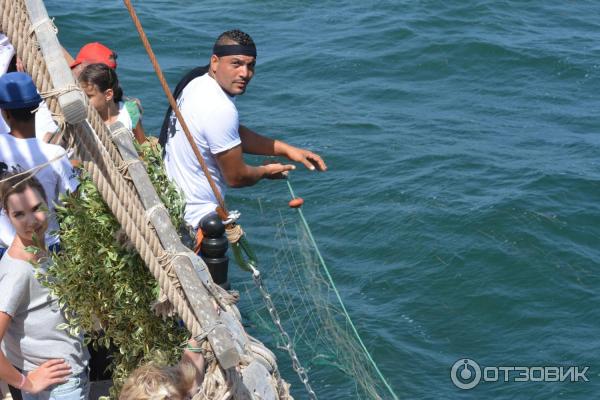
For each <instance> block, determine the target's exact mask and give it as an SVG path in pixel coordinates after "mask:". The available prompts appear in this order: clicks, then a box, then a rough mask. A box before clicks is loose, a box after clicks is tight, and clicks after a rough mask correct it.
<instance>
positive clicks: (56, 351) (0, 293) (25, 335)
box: [0, 253, 89, 374]
mask: <svg viewBox="0 0 600 400" xmlns="http://www.w3.org/2000/svg"><path fill="white" fill-rule="evenodd" d="M39 270H40V272H41V273H43V272H45V265H41V266H40V267H39ZM34 274H35V271H34V267H33V266H32V265H31V264H30V263H28V262H26V261H22V260H17V259H15V258H12V257H11V256H10V255H8V253H5V254H4V256H3V257H2V259H0V311H2V312H5V313H6V314H8V315H10V316H11V318H12V321H11V322H10V325H9V326H8V329H7V331H6V333H5V335H4V338H3V340H2V351H3V352H4V354H5V355H6V357H7V358H8V360H9V361H10V362H11V363H12V364H13V365H14V366H15V367H17V368H20V369H22V370H24V371H32V370H34V369H36V368H37V367H38V366H39V365H41V364H43V363H44V362H46V361H48V360H51V359H55V358H59V359H60V358H62V359H64V360H65V361H66V362H67V363H69V365H70V366H71V368H72V370H73V374H78V373H80V372H82V371H83V370H84V369H85V367H86V366H87V363H88V359H89V354H88V351H87V348H86V347H85V346H84V345H83V337H82V336H78V337H75V336H71V335H70V334H69V332H68V331H66V330H63V329H57V326H58V325H59V324H62V323H66V320H65V317H64V315H63V313H62V311H61V310H60V307H59V305H58V300H57V299H56V297H54V296H52V295H51V293H50V290H49V289H48V288H45V287H43V286H42V285H41V284H40V283H39V281H38V280H37V279H36V278H35V275H34Z"/></svg>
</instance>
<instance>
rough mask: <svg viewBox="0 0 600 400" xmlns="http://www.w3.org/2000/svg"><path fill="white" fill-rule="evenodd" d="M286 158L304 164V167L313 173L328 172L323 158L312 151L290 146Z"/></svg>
mask: <svg viewBox="0 0 600 400" xmlns="http://www.w3.org/2000/svg"><path fill="white" fill-rule="evenodd" d="M286 157H287V158H289V159H290V160H292V161H296V162H299V163H302V164H304V166H305V167H306V168H308V169H310V170H311V171H314V170H315V169H316V170H317V171H327V165H325V161H323V159H322V158H321V156H319V155H318V154H316V153H313V152H312V151H309V150H304V149H300V148H298V147H294V146H290V148H289V149H287V151H286Z"/></svg>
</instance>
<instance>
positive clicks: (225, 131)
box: [159, 30, 327, 229]
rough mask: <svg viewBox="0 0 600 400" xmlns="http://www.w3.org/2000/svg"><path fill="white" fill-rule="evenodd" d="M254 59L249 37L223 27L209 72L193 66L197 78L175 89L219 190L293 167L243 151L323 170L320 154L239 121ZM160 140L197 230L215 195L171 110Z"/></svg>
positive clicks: (187, 215) (186, 79)
mask: <svg viewBox="0 0 600 400" xmlns="http://www.w3.org/2000/svg"><path fill="white" fill-rule="evenodd" d="M255 63H256V47H255V45H254V41H253V40H252V38H250V36H249V35H247V34H246V33H244V32H241V31H239V30H233V31H227V32H224V33H223V34H221V35H220V36H219V38H218V39H217V41H216V43H215V45H214V47H213V54H212V55H211V58H210V66H209V67H208V72H207V73H206V74H203V75H202V71H200V70H201V68H197V69H196V70H193V71H192V72H190V74H195V76H196V77H194V76H191V75H190V74H188V75H187V76H186V77H184V78H183V80H182V81H181V82H180V83H179V84H178V85H177V88H176V90H175V97H176V98H177V103H178V106H179V109H180V110H181V113H182V115H183V118H184V120H185V121H186V124H187V125H188V127H189V129H190V131H191V134H192V136H193V138H194V141H195V142H196V145H197V146H198V148H199V150H200V152H201V154H202V156H203V158H204V160H205V161H206V164H207V167H208V170H209V172H210V175H211V177H212V178H213V180H214V181H215V183H216V185H217V187H218V189H219V191H220V193H221V194H222V195H224V192H225V187H226V186H231V187H244V186H251V185H254V184H255V183H257V182H258V181H259V180H261V179H265V178H266V179H281V178H285V177H286V176H287V173H288V171H290V170H292V169H294V168H295V166H293V165H289V164H288V165H285V164H281V163H271V164H267V165H260V166H251V165H248V164H246V163H245V162H244V158H243V153H249V154H258V155H266V156H283V157H286V158H288V159H289V160H291V161H295V162H301V163H303V164H304V165H305V166H306V167H307V168H308V169H310V170H319V171H324V170H326V169H327V167H326V165H325V163H324V162H323V160H322V159H321V157H320V156H319V155H317V154H315V153H313V152H311V151H308V150H304V149H300V148H297V147H294V146H291V145H289V144H287V143H284V142H282V141H280V140H274V139H270V138H267V137H265V136H262V135H259V134H258V133H256V132H254V131H252V130H251V129H249V128H247V127H245V126H243V125H240V123H239V118H238V112H237V108H236V106H235V96H237V95H241V94H243V93H244V92H245V90H246V86H247V85H248V83H249V82H250V80H251V79H252V76H253V75H254V66H255ZM194 71H197V72H194ZM198 71H199V72H198ZM159 142H160V143H161V145H163V148H164V149H165V157H164V161H165V169H166V172H167V175H168V176H169V177H170V178H171V179H173V180H174V181H175V182H176V183H177V185H178V186H179V187H180V188H181V190H182V191H183V194H184V196H185V200H186V207H185V215H184V217H185V221H186V222H187V224H189V225H190V226H191V227H192V228H194V229H197V227H198V225H199V223H200V220H201V219H202V217H204V216H205V215H207V214H208V213H210V212H212V211H214V210H215V208H216V207H217V200H216V197H215V195H214V193H213V192H212V189H211V188H210V186H209V184H208V181H207V179H206V177H205V175H204V173H203V171H202V169H201V167H200V163H199V162H198V160H197V159H196V156H195V155H194V152H193V151H192V147H191V146H190V144H189V143H188V141H187V139H186V136H185V134H184V132H183V130H182V128H181V125H180V124H179V121H177V120H176V118H175V116H174V113H173V112H171V111H167V115H166V116H165V122H164V123H163V129H162V130H161V136H160V139H159Z"/></svg>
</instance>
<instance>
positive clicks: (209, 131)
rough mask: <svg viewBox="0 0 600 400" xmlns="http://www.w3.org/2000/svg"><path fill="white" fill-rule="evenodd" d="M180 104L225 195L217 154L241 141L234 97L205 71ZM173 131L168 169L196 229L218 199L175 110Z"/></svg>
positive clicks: (168, 154)
mask: <svg viewBox="0 0 600 400" xmlns="http://www.w3.org/2000/svg"><path fill="white" fill-rule="evenodd" d="M177 104H178V106H179V109H180V110H181V114H182V115H183V118H184V119H185V121H186V123H187V125H188V127H189V129H190V133H191V134H192V136H193V137H194V141H195V142H196V145H197V146H198V149H199V150H200V153H201V154H202V157H203V158H204V160H205V161H206V164H207V167H208V170H209V172H210V174H211V176H212V178H213V180H214V181H215V183H216V185H217V187H218V188H219V191H220V192H221V195H223V196H224V195H225V181H224V179H223V175H222V174H221V170H220V169H219V166H218V164H217V160H216V158H215V155H216V154H219V153H222V152H224V151H226V150H229V149H231V148H233V147H235V146H238V145H240V144H241V140H240V135H239V132H238V128H239V119H238V112H237V109H236V107H235V103H234V98H233V97H231V96H229V95H228V94H227V93H225V92H224V91H223V89H221V87H220V86H219V84H218V83H217V82H216V81H215V80H214V79H213V78H211V77H210V75H208V74H205V75H202V76H200V77H198V78H196V79H194V80H192V81H191V82H190V83H189V84H188V85H187V86H186V87H185V89H183V92H182V93H181V96H179V98H178V100H177ZM173 130H174V131H175V135H174V136H173V137H170V138H169V140H168V141H167V144H166V146H165V169H166V172H167V175H168V176H169V177H170V178H171V179H172V180H174V181H175V183H176V184H177V185H178V186H179V188H181V190H182V191H183V194H184V196H185V201H186V206H185V213H184V218H185V221H186V222H187V223H188V224H189V225H191V226H192V227H194V228H196V227H197V226H198V224H199V222H200V219H201V218H202V217H203V216H205V215H206V214H208V213H210V212H211V211H214V210H215V208H216V207H217V205H218V204H217V199H216V198H215V195H214V193H213V191H212V189H211V188H210V185H209V184H208V180H207V179H206V177H205V176H204V172H203V171H202V168H201V167H200V163H199V162H198V160H197V159H196V156H195V155H194V152H193V150H192V147H191V145H190V144H189V143H188V140H187V138H186V136H185V134H184V132H183V130H182V129H181V125H180V124H179V121H176V118H175V117H174V113H173V114H172V115H171V123H170V126H169V135H171V134H172V132H173Z"/></svg>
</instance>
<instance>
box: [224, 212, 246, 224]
mask: <svg viewBox="0 0 600 400" xmlns="http://www.w3.org/2000/svg"><path fill="white" fill-rule="evenodd" d="M241 216H242V213H240V212H239V211H238V210H232V211H229V214H227V219H226V220H225V221H223V225H229V224H233V223H234V222H236V221H237V220H238V219H240V217H241Z"/></svg>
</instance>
